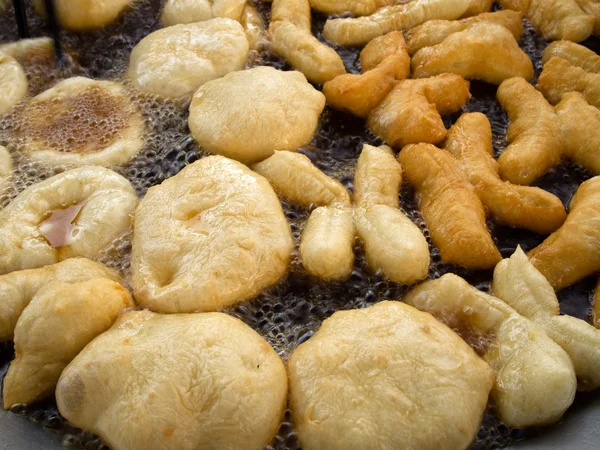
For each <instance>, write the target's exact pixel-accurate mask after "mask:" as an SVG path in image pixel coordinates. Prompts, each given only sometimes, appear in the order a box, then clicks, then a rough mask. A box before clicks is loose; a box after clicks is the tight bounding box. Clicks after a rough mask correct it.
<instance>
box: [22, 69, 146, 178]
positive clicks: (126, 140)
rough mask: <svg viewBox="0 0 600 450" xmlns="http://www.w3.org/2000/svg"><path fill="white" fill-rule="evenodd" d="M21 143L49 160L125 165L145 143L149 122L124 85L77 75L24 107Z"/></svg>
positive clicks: (31, 151)
mask: <svg viewBox="0 0 600 450" xmlns="http://www.w3.org/2000/svg"><path fill="white" fill-rule="evenodd" d="M19 114H20V117H21V119H22V120H21V124H20V125H19V126H18V128H17V129H16V134H17V136H18V137H19V140H20V144H21V145H23V147H24V149H25V151H26V152H27V153H28V154H29V155H30V156H31V157H32V158H33V159H37V160H39V161H43V162H44V163H46V164H49V165H59V166H60V165H75V166H82V165H87V164H93V165H100V166H109V165H118V164H124V163H126V162H128V161H129V160H131V159H132V158H133V157H134V156H135V155H137V154H138V153H139V151H140V150H141V149H142V146H143V145H144V134H145V132H146V127H145V125H144V120H143V118H142V115H141V114H140V112H139V111H138V109H137V108H136V107H135V105H134V104H133V103H132V102H131V100H130V97H129V94H128V92H127V90H126V89H125V87H123V86H122V85H121V84H118V83H115V82H112V81H99V80H91V79H89V78H84V77H74V78H69V79H67V80H64V81H61V82H60V83H58V84H56V85H55V86H54V87H52V88H51V89H48V90H47V91H44V92H42V93H41V94H40V95H38V96H36V97H34V98H33V99H31V101H29V102H28V103H27V104H26V105H25V107H24V108H23V109H22V110H21V111H20V112H19Z"/></svg>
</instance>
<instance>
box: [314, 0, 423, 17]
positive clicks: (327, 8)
mask: <svg viewBox="0 0 600 450" xmlns="http://www.w3.org/2000/svg"><path fill="white" fill-rule="evenodd" d="M410 1H411V0H403V1H398V0H310V6H311V7H312V9H314V10H315V11H319V12H322V13H325V14H328V15H334V14H343V13H351V14H352V15H353V16H366V15H368V14H373V13H374V12H375V11H377V10H378V9H379V8H382V7H384V6H391V5H395V4H397V3H408V2H410Z"/></svg>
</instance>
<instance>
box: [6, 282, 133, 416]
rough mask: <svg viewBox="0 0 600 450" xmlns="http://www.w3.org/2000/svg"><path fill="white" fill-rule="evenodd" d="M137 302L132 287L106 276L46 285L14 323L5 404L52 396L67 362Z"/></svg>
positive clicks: (32, 400) (9, 404) (7, 406)
mask: <svg viewBox="0 0 600 450" xmlns="http://www.w3.org/2000/svg"><path fill="white" fill-rule="evenodd" d="M133 306H134V304H133V300H132V299H131V295H130V294H129V291H127V289H125V288H124V287H123V286H121V285H120V284H119V283H115V282H114V281H111V280H108V279H106V278H95V279H92V280H88V281H81V282H78V283H73V284H68V283H60V282H52V283H49V284H47V285H46V286H44V288H43V289H42V290H40V291H39V292H38V293H37V294H36V296H35V297H34V298H33V299H32V300H31V303H29V305H28V306H27V307H26V308H25V310H24V311H23V313H22V314H21V317H20V318H19V320H18V322H17V325H16V328H15V335H14V341H15V359H14V360H13V361H12V362H11V364H10V367H9V368H8V372H7V373H6V377H5V378H4V385H3V390H2V394H3V401H4V408H5V409H8V408H10V407H11V406H13V405H16V404H18V403H25V404H30V403H34V402H37V401H39V400H42V399H44V398H47V397H50V396H52V394H53V393H54V389H55V388H56V383H57V382H58V379H59V378H60V374H61V372H62V371H63V369H64V368H65V367H66V366H67V364H69V363H70V362H71V361H72V360H73V358H75V356H77V354H78V353H79V352H80V351H81V350H83V348H84V347H85V346H86V345H87V344H88V343H89V342H90V341H91V340H92V339H94V338H95V337H96V336H98V335H99V334H101V333H103V332H104V331H106V330H108V329H109V328H110V326H111V325H112V324H113V322H114V321H115V320H116V318H117V316H118V315H119V314H120V313H121V311H123V310H124V309H126V308H131V307H133ZM57 330H60V331H59V332H57Z"/></svg>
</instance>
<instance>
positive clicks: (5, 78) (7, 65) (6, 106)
mask: <svg viewBox="0 0 600 450" xmlns="http://www.w3.org/2000/svg"><path fill="white" fill-rule="evenodd" d="M28 86H29V84H28V83H27V76H26V75H25V71H24V70H23V67H21V65H20V64H19V63H18V62H17V61H16V59H15V58H13V57H12V56H9V55H8V54H6V53H4V52H2V51H0V115H2V114H6V113H7V112H8V111H10V110H11V109H12V107H13V106H15V105H16V104H17V103H19V102H20V101H21V100H23V98H24V97H25V96H26V95H27V88H28Z"/></svg>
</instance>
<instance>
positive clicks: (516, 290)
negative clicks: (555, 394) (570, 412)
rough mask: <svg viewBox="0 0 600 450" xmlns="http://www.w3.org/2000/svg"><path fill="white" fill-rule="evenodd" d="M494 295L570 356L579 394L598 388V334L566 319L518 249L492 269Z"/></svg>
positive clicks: (549, 289)
mask: <svg viewBox="0 0 600 450" xmlns="http://www.w3.org/2000/svg"><path fill="white" fill-rule="evenodd" d="M493 290H494V295H495V296H497V297H498V298H500V299H502V300H504V301H505V302H506V303H508V304H509V305H510V306H512V307H513V308H515V309H516V310H517V311H518V312H519V314H521V315H523V316H525V317H527V318H528V319H531V320H533V321H534V322H536V323H537V324H539V325H541V326H542V328H543V329H544V331H545V332H546V334H547V335H548V336H550V338H551V339H552V340H553V341H554V342H556V343H557V344H558V345H560V346H561V347H562V348H563V349H564V350H565V351H566V352H567V354H568V355H569V357H570V358H571V361H573V364H574V366H575V374H576V375H577V380H578V382H579V390H583V391H589V390H592V389H596V388H598V387H600V330H597V329H595V328H594V327H593V326H591V325H590V324H589V323H587V322H585V321H583V320H581V319H577V318H575V317H571V316H568V315H563V316H561V315H559V313H560V308H559V305H558V299H557V298H556V294H555V293H554V289H552V286H550V283H548V280H546V279H545V278H544V276H543V275H542V274H541V273H540V272H539V271H538V270H537V269H536V268H535V267H533V265H532V264H531V263H530V262H529V260H528V259H527V256H525V253H523V250H521V247H517V250H516V251H515V252H514V253H513V255H512V256H511V257H510V259H504V260H502V261H501V262H500V263H499V264H498V265H497V266H496V268H495V269H494V282H493Z"/></svg>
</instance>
